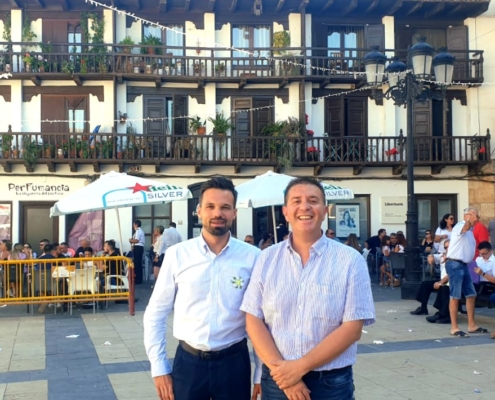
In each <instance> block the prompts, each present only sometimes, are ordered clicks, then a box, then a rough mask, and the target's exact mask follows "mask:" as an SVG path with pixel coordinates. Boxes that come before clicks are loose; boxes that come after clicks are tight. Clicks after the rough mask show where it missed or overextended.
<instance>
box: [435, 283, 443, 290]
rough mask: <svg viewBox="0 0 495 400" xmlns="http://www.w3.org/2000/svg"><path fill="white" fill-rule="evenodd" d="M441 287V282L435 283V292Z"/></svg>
mask: <svg viewBox="0 0 495 400" xmlns="http://www.w3.org/2000/svg"><path fill="white" fill-rule="evenodd" d="M440 286H441V284H440V282H435V283H434V284H433V288H434V289H435V290H438V289H440Z"/></svg>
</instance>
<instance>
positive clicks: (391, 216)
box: [381, 197, 407, 224]
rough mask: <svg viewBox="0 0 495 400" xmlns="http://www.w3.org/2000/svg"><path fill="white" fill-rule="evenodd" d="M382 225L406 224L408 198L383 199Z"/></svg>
mask: <svg viewBox="0 0 495 400" xmlns="http://www.w3.org/2000/svg"><path fill="white" fill-rule="evenodd" d="M381 211H382V218H381V223H382V224H404V222H405V220H406V213H407V197H382V198H381Z"/></svg>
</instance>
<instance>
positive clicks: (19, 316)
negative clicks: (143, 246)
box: [0, 285, 495, 400]
mask: <svg viewBox="0 0 495 400" xmlns="http://www.w3.org/2000/svg"><path fill="white" fill-rule="evenodd" d="M373 292H374V298H375V305H376V311H377V323H376V324H375V325H373V326H370V327H365V328H364V330H365V333H363V335H362V338H361V341H360V343H359V350H358V352H359V355H358V362H357V365H356V366H355V368H354V378H355V384H356V399H359V400H361V399H363V400H382V399H413V400H416V399H420V400H429V399H435V400H443V399H445V400H452V399H472V398H473V399H477V400H488V399H490V400H493V399H495V380H494V379H493V377H494V376H495V363H494V362H493V359H494V356H493V354H494V349H495V340H491V339H490V337H489V335H487V334H478V335H471V337H469V338H465V339H462V338H454V337H452V336H450V335H449V333H450V331H449V328H450V326H449V325H439V324H430V323H428V322H426V321H425V319H424V316H411V315H410V314H409V311H410V310H413V309H415V308H416V307H417V305H418V303H417V302H415V301H405V300H400V289H399V290H398V289H390V288H383V287H380V286H377V285H373ZM147 296H149V289H146V288H142V289H139V290H138V297H140V301H139V302H138V303H137V304H136V306H137V307H136V308H137V311H136V315H135V316H130V315H129V314H128V313H127V312H126V306H124V305H116V304H110V306H109V309H108V310H104V311H103V312H99V313H97V314H93V313H92V311H91V310H79V309H76V310H74V314H73V315H72V316H70V315H68V314H67V313H65V314H57V315H53V314H51V313H50V311H47V312H46V313H45V314H43V315H39V314H36V313H35V315H30V314H27V313H26V307H20V306H7V307H1V308H0V349H1V350H0V400H1V399H3V400H14V399H15V400H24V399H26V400H28V399H29V400H45V399H49V400H79V399H81V400H82V399H84V400H87V399H92V400H97V399H101V400H113V399H118V400H130V399H143V400H148V399H149V400H151V399H156V396H155V389H154V387H153V382H152V380H151V376H150V372H149V363H148V361H147V359H146V354H145V351H144V346H143V340H142V336H143V323H142V317H143V312H144V308H145V307H146V303H147ZM429 311H430V315H431V313H432V312H433V307H431V306H430V307H429ZM477 316H478V318H477V322H478V324H479V325H480V326H482V327H485V328H488V329H489V330H490V331H495V310H488V309H478V310H477ZM466 322H467V321H466V316H464V315H462V316H460V326H461V329H464V330H465V329H467V327H466ZM168 326H169V330H168V338H169V340H168V346H167V347H168V351H169V354H170V355H171V356H173V355H174V352H175V347H176V346H177V341H176V340H175V339H174V338H173V337H172V329H171V326H172V318H170V319H169V321H168ZM71 335H79V336H78V337H75V338H70V337H68V336H71ZM376 341H379V342H383V344H376V343H374V342H376ZM233 400H235V399H233Z"/></svg>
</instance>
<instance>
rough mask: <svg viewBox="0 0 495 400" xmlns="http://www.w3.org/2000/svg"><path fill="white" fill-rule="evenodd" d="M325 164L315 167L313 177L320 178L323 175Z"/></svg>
mask: <svg viewBox="0 0 495 400" xmlns="http://www.w3.org/2000/svg"><path fill="white" fill-rule="evenodd" d="M324 166H325V164H318V165H316V166H314V167H313V176H319V175H321V171H323V167H324Z"/></svg>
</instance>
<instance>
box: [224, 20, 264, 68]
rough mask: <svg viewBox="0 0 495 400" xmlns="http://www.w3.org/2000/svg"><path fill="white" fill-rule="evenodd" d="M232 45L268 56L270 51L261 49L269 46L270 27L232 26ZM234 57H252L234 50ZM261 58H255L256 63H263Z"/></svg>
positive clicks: (260, 55)
mask: <svg viewBox="0 0 495 400" xmlns="http://www.w3.org/2000/svg"><path fill="white" fill-rule="evenodd" d="M232 46H233V47H235V48H238V49H245V50H247V51H249V52H250V53H254V54H255V55H256V56H259V57H269V56H270V51H269V50H263V49H264V48H269V47H270V46H271V29H270V26H269V25H238V26H234V27H233V28H232ZM233 57H235V58H248V57H252V56H250V55H249V54H247V53H244V52H240V51H234V52H233ZM265 61H266V60H265ZM263 62H264V61H263V60H261V59H257V61H256V64H258V65H260V64H263Z"/></svg>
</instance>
